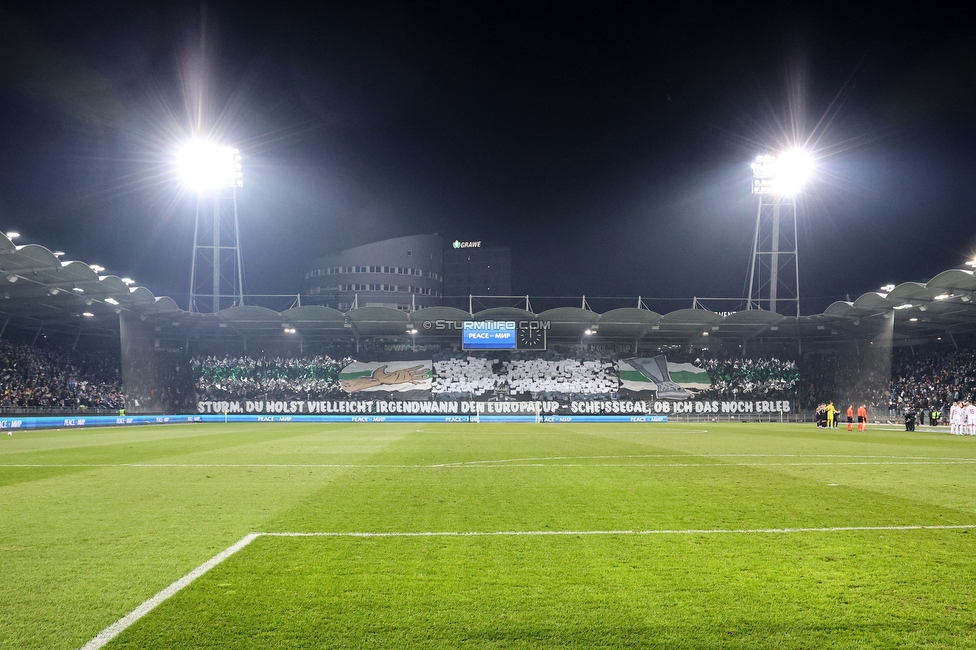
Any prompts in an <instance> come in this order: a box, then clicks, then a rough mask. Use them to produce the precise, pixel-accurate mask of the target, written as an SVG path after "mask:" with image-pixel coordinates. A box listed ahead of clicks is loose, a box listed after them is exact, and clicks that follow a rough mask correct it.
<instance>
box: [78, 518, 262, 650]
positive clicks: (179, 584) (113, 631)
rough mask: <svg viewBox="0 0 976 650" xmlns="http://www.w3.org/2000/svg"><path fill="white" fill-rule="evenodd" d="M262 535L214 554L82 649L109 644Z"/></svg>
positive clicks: (251, 535)
mask: <svg viewBox="0 0 976 650" xmlns="http://www.w3.org/2000/svg"><path fill="white" fill-rule="evenodd" d="M260 536H261V535H260V533H250V534H248V535H245V536H244V537H242V538H241V539H239V540H238V541H237V542H236V543H235V544H233V545H232V546H229V547H227V548H225V549H224V550H223V551H221V552H220V553H218V554H217V555H215V556H213V557H212V558H210V559H209V560H207V561H206V562H204V563H203V564H201V565H200V566H198V567H197V568H195V569H194V570H193V571H190V572H189V573H187V574H186V575H185V576H183V577H182V578H180V579H179V580H177V581H176V582H174V583H173V584H171V585H170V586H168V587H166V588H165V589H163V590H162V591H160V592H159V593H157V594H156V595H155V596H153V597H152V598H150V599H149V600H146V601H144V602H143V603H142V604H140V605H139V606H138V607H136V608H135V609H134V610H132V611H131V612H129V613H128V614H126V615H125V616H123V617H122V618H120V619H119V620H117V621H115V622H114V623H112V624H111V625H109V626H108V627H107V628H105V629H104V630H102V631H101V632H99V633H98V635H97V636H96V637H95V638H94V639H92V640H91V641H89V642H88V643H86V644H85V645H83V646H82V647H81V650H98V649H99V648H102V647H104V646H105V644H107V643H108V642H109V641H111V640H112V639H114V638H115V637H117V636H118V635H120V634H121V633H122V632H124V631H125V630H126V629H127V628H128V627H129V626H131V625H132V624H133V623H135V622H136V621H138V620H139V619H140V618H142V617H143V616H145V615H146V614H148V613H149V612H151V611H152V610H154V609H156V607H158V606H159V605H160V604H162V603H163V602H165V601H166V600H169V599H170V598H172V597H173V596H175V595H176V594H177V593H179V591H180V590H181V589H183V588H184V587H186V586H188V585H190V584H191V583H192V582H193V581H195V580H196V579H197V578H199V577H200V576H202V575H203V574H205V573H206V572H207V571H209V570H210V569H212V568H214V567H215V566H217V565H218V564H220V563H221V562H223V561H224V560H226V559H227V558H229V557H230V556H231V555H233V554H234V553H237V552H238V551H239V550H241V549H242V548H244V547H245V546H247V545H248V544H250V543H251V542H253V541H254V540H256V539H257V538H258V537H260Z"/></svg>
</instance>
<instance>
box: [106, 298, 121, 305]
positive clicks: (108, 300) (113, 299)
mask: <svg viewBox="0 0 976 650" xmlns="http://www.w3.org/2000/svg"><path fill="white" fill-rule="evenodd" d="M105 302H107V303H108V304H110V305H117V304H119V301H118V300H116V299H115V298H106V299H105Z"/></svg>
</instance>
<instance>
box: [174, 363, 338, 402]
mask: <svg viewBox="0 0 976 650" xmlns="http://www.w3.org/2000/svg"><path fill="white" fill-rule="evenodd" d="M351 362H352V359H341V360H336V359H333V358H331V357H329V356H326V355H316V356H312V357H289V358H285V357H258V358H253V357H249V356H242V357H223V358H217V357H213V356H208V357H202V358H195V359H193V360H192V361H191V362H190V368H191V370H192V372H193V378H194V383H195V385H196V390H197V398H198V399H206V400H215V399H254V398H259V397H261V398H265V399H278V400H284V399H304V398H307V397H308V396H309V395H313V396H329V395H336V394H339V393H341V388H340V387H339V372H340V371H341V370H342V368H343V367H344V366H346V365H348V364H349V363H351Z"/></svg>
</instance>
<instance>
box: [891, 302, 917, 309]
mask: <svg viewBox="0 0 976 650" xmlns="http://www.w3.org/2000/svg"><path fill="white" fill-rule="evenodd" d="M912 307H914V305H913V304H912V303H910V302H906V303H903V304H901V305H898V306H897V307H895V309H911V308H912Z"/></svg>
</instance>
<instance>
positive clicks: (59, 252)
mask: <svg viewBox="0 0 976 650" xmlns="http://www.w3.org/2000/svg"><path fill="white" fill-rule="evenodd" d="M51 255H54V256H55V257H61V256H63V255H64V251H54V252H53V253H51Z"/></svg>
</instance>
